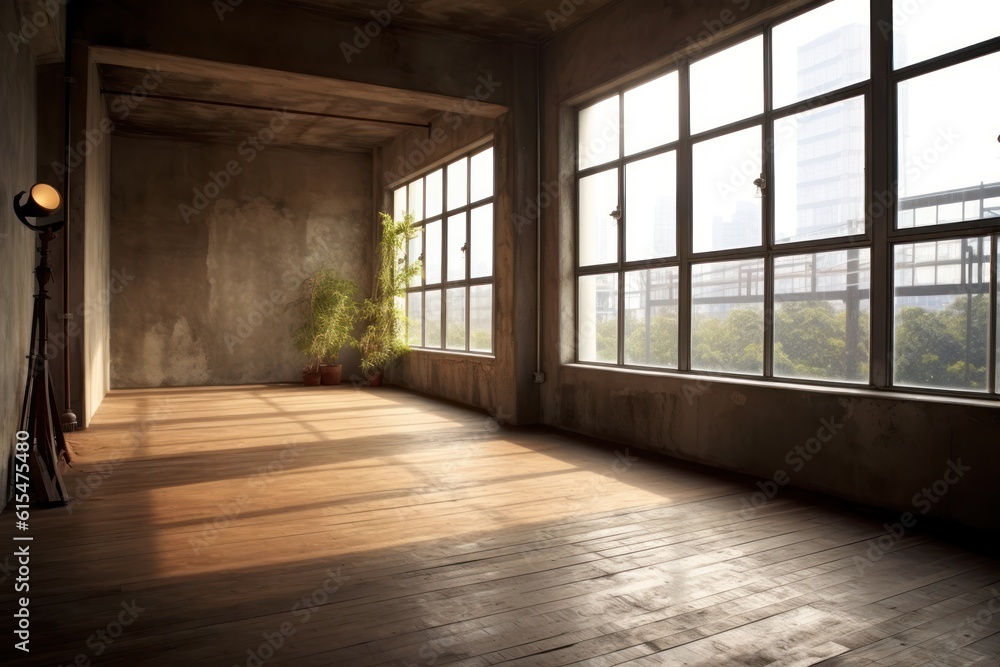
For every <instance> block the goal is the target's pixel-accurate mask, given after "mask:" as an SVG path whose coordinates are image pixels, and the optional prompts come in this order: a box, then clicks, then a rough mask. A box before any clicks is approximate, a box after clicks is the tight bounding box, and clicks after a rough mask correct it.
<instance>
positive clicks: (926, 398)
mask: <svg viewBox="0 0 1000 667" xmlns="http://www.w3.org/2000/svg"><path fill="white" fill-rule="evenodd" d="M563 367H564V368H571V369H574V370H586V371H605V372H609V373H620V374H623V375H634V376H640V377H649V378H670V379H672V380H684V381H687V382H695V383H699V382H701V383H706V384H730V385H736V386H744V387H766V388H769V389H787V390H790V391H806V392H812V393H819V394H828V395H829V394H833V395H839V396H844V397H849V398H870V399H879V400H885V399H887V400H894V401H919V402H927V403H946V404H951V405H962V406H974V407H980V408H993V409H998V408H1000V396H992V397H987V396H988V395H984V397H983V398H976V397H971V396H966V395H949V394H933V393H923V392H914V391H909V390H908V389H897V388H886V389H876V388H874V387H862V386H858V387H846V386H844V385H837V384H807V383H802V382H796V381H784V380H764V379H759V380H758V379H756V378H749V377H747V378H742V377H735V376H732V375H702V374H700V373H680V372H678V371H669V370H667V371H660V370H652V369H650V370H643V369H637V368H625V367H616V366H601V365H591V364H581V363H570V364H563Z"/></svg>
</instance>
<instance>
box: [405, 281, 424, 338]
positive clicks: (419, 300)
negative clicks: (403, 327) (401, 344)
mask: <svg viewBox="0 0 1000 667" xmlns="http://www.w3.org/2000/svg"><path fill="white" fill-rule="evenodd" d="M406 296H407V298H406V302H407V303H406V305H407V308H406V317H407V319H408V320H409V322H407V326H408V327H409V335H408V336H407V340H408V342H409V343H410V345H413V346H415V347H420V346H421V345H423V344H424V329H423V327H424V295H423V293H422V292H411V293H410V294H407V295H406Z"/></svg>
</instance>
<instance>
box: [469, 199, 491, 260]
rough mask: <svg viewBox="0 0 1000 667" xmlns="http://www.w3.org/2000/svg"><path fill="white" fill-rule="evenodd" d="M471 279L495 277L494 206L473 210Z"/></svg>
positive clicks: (470, 249)
mask: <svg viewBox="0 0 1000 667" xmlns="http://www.w3.org/2000/svg"><path fill="white" fill-rule="evenodd" d="M469 252H470V253H472V254H471V257H470V259H469V261H470V265H469V277H470V278H486V277H487V276H492V275H493V204H487V205H486V206H480V207H479V208H477V209H473V210H472V242H471V243H469Z"/></svg>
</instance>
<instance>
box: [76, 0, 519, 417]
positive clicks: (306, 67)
mask: <svg viewBox="0 0 1000 667" xmlns="http://www.w3.org/2000/svg"><path fill="white" fill-rule="evenodd" d="M78 18H79V20H78V21H77V22H75V23H74V27H73V31H74V36H75V39H77V40H79V41H81V42H84V43H89V44H95V45H97V44H99V45H104V46H114V47H125V48H131V49H140V50H148V51H151V52H158V53H168V54H177V55H182V56H188V57H194V58H201V59H204V60H213V61H220V62H230V63H238V64H243V65H252V66H258V67H264V68H269V69H275V70H282V71H290V72H298V73H303V74H311V75H315V76H324V77H330V78H335V79H342V80H346V81H357V82H362V83H369V84H375V85H381V86H389V87H393V88H399V89H403V90H412V91H419V92H424V93H433V94H439V95H446V96H449V97H453V98H455V99H456V101H457V102H458V104H457V105H456V109H455V110H454V111H453V112H452V117H455V116H462V105H461V102H462V101H463V100H465V99H469V98H471V99H482V95H483V91H484V86H483V82H484V81H489V82H495V83H496V84H497V85H496V86H491V87H490V89H489V92H488V93H487V95H488V96H487V98H486V99H485V100H483V101H487V102H490V103H494V104H500V105H504V106H506V107H508V108H509V109H511V113H510V114H508V117H507V118H506V119H505V120H504V121H503V122H502V123H501V124H500V125H499V126H496V127H495V128H493V129H495V130H496V132H497V142H498V146H502V148H501V149H500V150H498V151H497V153H498V155H497V170H498V175H499V177H498V181H499V183H498V187H499V189H498V192H497V199H498V206H497V234H498V261H499V262H501V263H502V265H503V266H502V268H501V266H500V264H499V263H498V271H497V291H498V297H497V298H498V308H499V309H500V312H499V313H498V325H499V327H500V328H499V329H498V334H497V346H498V356H497V362H496V363H498V364H499V365H495V364H494V362H492V361H484V360H482V359H471V360H470V359H467V358H452V359H450V360H447V361H446V362H445V363H446V367H447V368H448V369H451V370H447V371H443V372H441V374H440V377H441V381H440V382H427V381H426V380H425V379H424V378H426V377H429V375H427V374H425V373H424V372H423V368H429V367H430V366H431V365H433V362H432V360H431V358H429V357H422V356H421V355H417V354H415V355H414V356H413V357H412V358H411V359H410V360H408V363H409V366H408V367H405V368H408V369H409V370H408V371H407V370H405V369H404V370H403V373H404V375H401V376H399V377H398V378H396V380H397V381H398V382H400V383H401V384H403V385H405V386H412V387H414V388H418V389H421V390H424V391H427V392H429V393H433V394H436V395H439V396H444V397H447V398H455V399H457V400H463V401H466V402H469V403H470V404H473V405H478V406H480V407H484V408H488V409H492V410H499V409H502V411H503V412H504V414H506V415H508V419H509V420H510V421H511V422H514V423H532V422H535V421H537V419H538V389H537V386H535V385H533V384H532V383H531V374H532V371H533V370H534V368H535V356H536V346H535V324H534V322H535V321H536V319H535V310H536V299H535V294H536V285H537V281H536V280H535V266H536V262H535V256H536V254H535V253H536V244H535V236H536V232H535V229H536V228H535V218H534V217H533V216H532V215H530V214H528V215H526V213H528V212H530V210H531V209H532V207H533V206H534V203H535V201H536V194H535V191H536V188H535V185H536V180H537V177H536V174H537V172H536V165H537V161H536V152H537V141H536V136H537V135H536V128H537V123H536V122H535V119H536V108H537V100H538V98H537V81H538V78H537V67H536V50H535V49H534V48H532V47H525V46H518V45H513V44H507V43H502V42H498V41H491V40H486V39H478V38H469V37H466V36H459V35H454V36H451V35H446V34H443V33H441V32H429V31H425V30H419V29H410V28H406V27H403V26H400V25H397V24H395V23H393V24H391V25H389V26H388V27H387V28H386V29H385V30H383V31H382V32H381V33H380V34H379V35H377V36H375V37H373V38H372V41H371V44H370V45H368V46H367V47H366V48H365V49H364V50H363V51H362V53H361V54H357V55H356V56H354V57H353V58H351V59H350V62H348V60H347V59H346V58H345V57H344V55H343V53H342V51H341V49H340V43H341V42H348V43H350V42H351V41H352V40H353V39H354V35H355V32H354V31H355V29H356V28H358V27H359V26H360V25H363V24H364V20H362V19H350V18H343V17H338V16H335V15H333V14H330V13H328V12H325V11H321V10H315V9H308V8H296V7H292V6H287V5H278V4H272V3H251V2H244V3H241V4H240V5H239V6H238V7H237V8H236V9H235V11H232V12H226V13H225V15H224V20H222V21H220V20H219V17H218V15H217V14H216V11H215V9H214V8H213V7H212V6H211V5H210V4H209V5H206V4H205V3H204V2H202V1H201V0H170V1H167V0H91V2H89V3H88V5H87V8H86V12H84V13H83V15H82V16H80V17H78ZM463 123H464V121H463ZM472 125H473V124H472V123H471V122H470V123H469V124H467V125H464V127H463V128H461V129H460V130H459V131H457V132H449V140H448V141H447V142H446V143H447V145H448V146H458V147H461V146H460V142H459V141H458V138H459V137H468V136H473V135H475V133H474V132H468V131H467V128H470V127H472ZM487 131H489V128H487ZM478 136H481V134H480V135H478ZM423 138H424V139H426V135H424V136H423ZM476 138H478V137H476ZM409 139H410V138H407V139H405V140H402V141H401V142H395V143H394V145H393V146H389V147H387V148H386V151H385V154H384V159H380V158H378V159H377V161H378V163H377V164H375V169H374V171H373V172H372V174H370V175H369V179H368V182H369V186H370V188H371V191H372V192H375V193H376V197H379V192H380V191H381V190H383V189H384V188H385V187H387V186H388V185H389V183H390V181H391V180H392V179H394V178H401V177H405V176H406V175H409V174H412V173H414V172H415V171H419V170H421V169H424V168H426V167H428V166H429V164H430V161H432V160H434V159H437V157H438V156H439V155H440V154H443V153H445V152H446V151H447V150H449V149H447V148H445V147H442V146H437V147H435V149H434V150H433V151H432V153H433V155H429V156H427V157H428V159H427V160H426V161H423V162H420V163H419V164H413V163H410V164H408V165H406V166H405V168H404V169H402V170H399V169H398V168H397V164H396V162H395V158H396V157H398V152H396V151H399V150H412V149H413V147H412V146H409V145H407V141H408V140H409ZM115 171H116V173H118V167H115ZM386 171H393V172H395V175H394V176H392V177H391V178H388V179H387V178H385V172H386ZM518 221H520V222H519V223H518ZM515 223H518V224H516V225H515ZM376 225H377V221H376V220H375V219H374V216H372V219H371V222H370V227H369V232H371V233H373V232H374V230H375V229H376ZM113 254H114V253H113ZM515 330H516V331H517V335H516V336H515ZM164 335H165V334H164ZM113 336H114V334H113ZM160 337H161V338H162V337H163V336H162V335H161V336H160ZM116 340H117V339H115V338H113V344H112V348H113V349H114V348H115V347H116V346H117V343H115V341H116ZM255 363H260V362H259V360H255ZM442 368H443V367H442ZM429 372H433V373H438V372H439V371H429ZM407 373H408V375H407ZM113 375H114V376H115V377H117V374H116V373H114V372H113ZM160 375H161V374H159V373H157V374H155V377H153V378H145V379H143V380H142V382H143V383H146V382H149V381H150V380H151V379H157V378H158V377H159V376H160ZM181 375H184V374H183V373H182V374H181ZM271 376H276V375H275V374H273V373H272V374H271ZM230 377H232V378H233V379H232V381H234V382H235V381H239V378H242V377H248V376H247V375H246V374H244V373H237V372H233V373H232V374H231V375H230ZM112 384H113V385H114V386H118V385H117V383H116V380H115V379H113V382H112ZM501 388H502V391H501Z"/></svg>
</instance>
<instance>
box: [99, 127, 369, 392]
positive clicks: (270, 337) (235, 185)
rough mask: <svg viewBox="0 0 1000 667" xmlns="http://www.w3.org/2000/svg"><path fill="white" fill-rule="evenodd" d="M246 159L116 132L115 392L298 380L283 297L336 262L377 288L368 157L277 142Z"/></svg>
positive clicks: (347, 358)
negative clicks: (216, 183)
mask: <svg viewBox="0 0 1000 667" xmlns="http://www.w3.org/2000/svg"><path fill="white" fill-rule="evenodd" d="M249 156H250V154H249V153H246V152H240V151H239V150H238V147H237V146H234V145H224V144H206V143H192V142H179V141H174V140H170V141H167V140H158V139H135V138H128V137H120V136H115V137H114V139H113V142H112V190H111V192H112V201H111V218H112V223H111V231H112V235H111V265H112V269H113V272H112V275H113V280H112V290H113V291H115V292H117V293H116V294H115V296H114V298H113V299H111V351H112V358H111V384H112V386H113V387H114V388H127V387H158V386H190V385H215V384H219V385H225V384H243V383H263V382H286V381H298V382H301V379H302V376H301V369H302V365H303V363H304V359H303V358H302V357H301V355H299V354H298V353H297V352H296V351H295V349H294V347H293V345H292V338H291V337H292V332H293V331H294V329H295V327H296V326H297V318H296V315H295V309H294V308H289V305H290V304H292V303H293V302H295V301H296V300H297V299H298V294H299V292H298V287H299V285H300V284H301V282H302V280H303V278H305V277H306V276H308V275H309V274H311V273H312V272H314V271H315V270H317V269H319V268H321V267H323V266H331V267H334V268H336V269H338V270H339V271H340V273H341V275H342V277H344V278H348V279H350V280H354V281H355V282H357V283H358V285H359V287H360V289H361V290H362V294H367V293H368V291H369V290H370V285H371V276H370V268H371V253H372V235H371V219H372V201H373V199H372V185H371V174H372V162H371V157H370V156H367V155H343V154H334V153H325V152H308V153H307V152H296V151H289V150H285V149H281V148H275V147H271V148H266V149H265V150H263V151H260V152H257V151H253V159H252V160H250V159H248V158H249ZM231 162H234V163H235V164H236V166H237V167H239V172H238V173H237V175H236V176H233V177H231V180H230V182H229V183H228V184H227V185H226V186H225V187H224V188H222V189H221V192H220V193H219V194H218V195H217V197H216V198H214V199H211V200H210V201H209V200H201V199H200V197H196V195H195V192H194V191H195V190H198V191H199V192H205V191H206V190H207V191H208V194H209V195H211V194H213V192H214V190H213V186H208V187H206V186H207V185H208V184H210V183H212V180H211V175H212V174H218V173H220V172H225V170H226V168H227V164H229V163H231ZM234 173H235V170H234ZM219 180H220V182H224V181H223V180H222V179H221V178H220V179H219ZM182 205H184V206H186V207H190V208H189V209H184V210H181V206H182ZM199 208H203V210H199ZM341 361H342V363H344V365H345V368H344V371H345V373H347V377H349V376H350V374H351V373H354V372H356V371H357V361H358V357H357V353H356V352H354V351H353V350H347V351H345V353H344V354H343V355H342V358H341Z"/></svg>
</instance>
